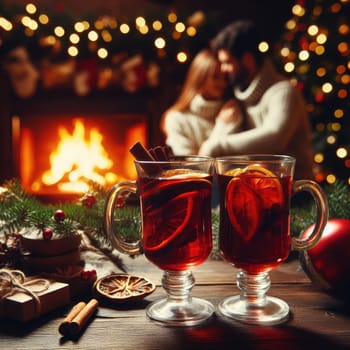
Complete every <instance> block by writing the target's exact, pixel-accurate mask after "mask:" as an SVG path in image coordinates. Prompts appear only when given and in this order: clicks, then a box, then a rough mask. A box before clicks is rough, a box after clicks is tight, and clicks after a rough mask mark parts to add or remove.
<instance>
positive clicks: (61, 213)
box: [53, 209, 66, 222]
mask: <svg viewBox="0 0 350 350" xmlns="http://www.w3.org/2000/svg"><path fill="white" fill-rule="evenodd" d="M53 217H54V219H55V220H56V221H57V222H60V221H63V220H64V219H65V217H66V214H65V213H64V211H63V210H61V209H58V210H56V211H55V214H54V216H53Z"/></svg>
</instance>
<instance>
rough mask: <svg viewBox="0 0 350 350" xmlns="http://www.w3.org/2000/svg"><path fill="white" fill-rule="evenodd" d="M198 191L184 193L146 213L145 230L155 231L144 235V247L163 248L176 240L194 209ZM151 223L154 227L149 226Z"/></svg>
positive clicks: (150, 248) (147, 248)
mask: <svg viewBox="0 0 350 350" xmlns="http://www.w3.org/2000/svg"><path fill="white" fill-rule="evenodd" d="M195 194H196V191H191V192H185V193H182V194H180V195H178V196H176V197H174V198H172V199H170V200H169V201H168V202H166V203H165V204H164V205H163V206H162V207H160V208H156V209H153V210H152V211H149V212H147V213H146V215H147V220H145V222H144V225H145V226H144V232H154V231H155V228H156V231H157V232H156V234H152V235H149V236H145V237H144V248H145V249H146V250H149V251H157V250H159V249H162V248H163V247H165V246H166V245H167V244H169V243H170V242H171V241H173V240H174V238H175V237H177V236H178V235H179V234H181V232H182V231H183V230H184V228H185V227H186V225H187V224H188V222H189V220H190V217H191V215H192V211H193V205H194V199H193V197H194V195H195ZM148 224H150V225H152V226H153V227H154V228H151V227H147V225H148Z"/></svg>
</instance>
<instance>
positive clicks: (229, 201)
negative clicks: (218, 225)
mask: <svg viewBox="0 0 350 350" xmlns="http://www.w3.org/2000/svg"><path fill="white" fill-rule="evenodd" d="M233 170H235V171H234V172H232V171H231V170H229V171H228V172H226V174H227V175H229V176H233V178H232V179H231V180H230V182H229V183H228V185H227V188H226V198H225V200H226V210H227V214H228V217H229V219H230V221H231V223H232V226H233V227H234V229H235V230H236V231H237V232H238V233H239V234H240V236H241V237H242V238H243V239H244V240H245V241H246V242H248V241H249V240H250V239H251V238H252V237H253V236H254V234H255V233H256V232H257V230H258V228H259V227H260V225H261V223H262V220H263V215H264V210H267V209H270V208H271V207H272V206H274V205H278V206H282V205H283V200H284V195H283V189H282V186H281V183H280V181H279V179H278V177H277V176H276V175H275V174H274V173H273V172H271V171H270V170H269V169H266V168H264V167H262V166H259V165H249V166H248V167H246V168H245V169H241V170H240V171H237V169H233Z"/></svg>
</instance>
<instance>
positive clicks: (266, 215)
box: [216, 155, 328, 325]
mask: <svg viewBox="0 0 350 350" xmlns="http://www.w3.org/2000/svg"><path fill="white" fill-rule="evenodd" d="M294 167H295V158H293V157H290V156H285V155H246V156H233V157H222V158H218V159H216V172H217V176H218V187H219V200H220V224H219V247H220V252H221V254H222V255H223V257H224V259H225V260H226V261H228V262H230V263H231V264H233V266H235V267H236V268H238V269H239V270H238V271H239V272H238V273H237V286H238V288H239V289H240V295H237V296H230V297H227V298H225V299H224V300H222V301H221V302H220V303H219V306H218V309H219V311H220V312H221V313H222V314H223V315H225V316H227V317H230V318H233V319H236V320H239V321H242V322H245V323H250V324H260V325H273V324H278V323H281V322H283V321H285V320H287V319H288V316H289V306H288V304H287V303H286V302H284V301H283V300H280V299H278V298H275V297H270V296H267V295H266V293H267V291H268V289H269V288H270V284H271V281H270V277H269V271H270V270H272V269H274V268H276V267H277V266H279V265H281V264H282V263H283V262H284V261H285V260H286V259H287V257H288V255H289V253H290V251H291V250H292V249H294V250H307V249H310V248H311V247H313V246H314V245H315V244H316V243H317V241H318V240H319V238H320V237H321V235H322V231H323V229H324V227H325V225H326V222H327V219H328V203H327V198H326V196H325V194H324V192H323V191H322V189H321V187H320V186H319V185H318V184H317V183H315V182H314V181H312V180H297V181H293V174H294ZM301 191H307V192H309V194H311V197H312V198H313V199H314V201H315V204H316V208H317V217H316V224H315V227H314V230H313V232H312V233H311V234H310V235H309V237H306V238H304V237H303V235H300V236H299V237H303V238H297V237H291V235H290V205H291V197H292V196H293V195H294V194H296V193H298V192H301Z"/></svg>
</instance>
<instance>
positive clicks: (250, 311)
mask: <svg viewBox="0 0 350 350" xmlns="http://www.w3.org/2000/svg"><path fill="white" fill-rule="evenodd" d="M218 309H219V311H220V312H221V313H222V314H223V315H224V316H226V317H230V318H233V319H235V320H237V321H241V322H244V323H249V324H256V325H266V326H268V325H276V324H279V323H283V322H285V321H287V320H288V318H289V306H288V304H287V303H285V302H284V301H283V300H281V299H278V298H275V297H266V303H265V305H263V306H249V305H247V303H246V302H245V301H243V300H241V298H240V296H239V295H237V296H232V297H228V298H226V299H224V300H222V301H221V302H220V304H219V306H218Z"/></svg>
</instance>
